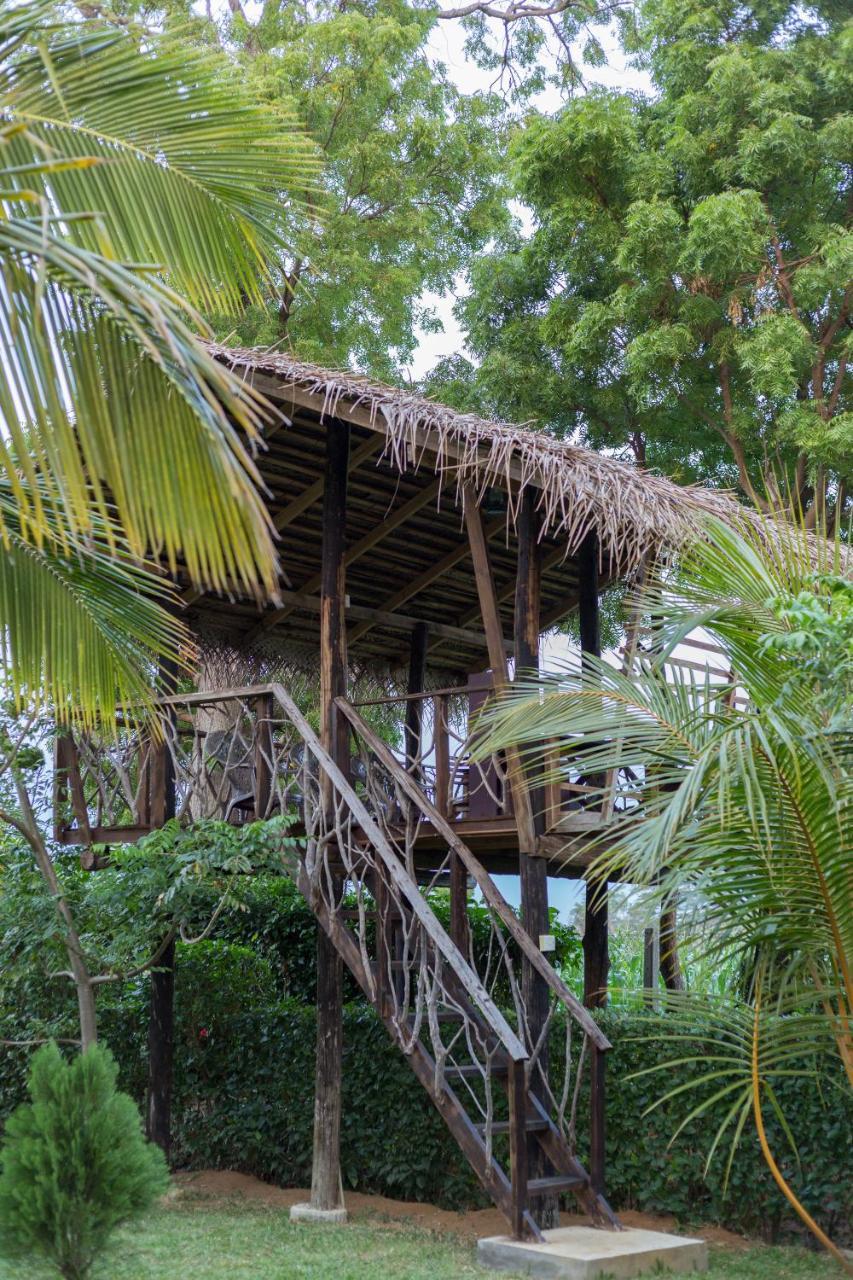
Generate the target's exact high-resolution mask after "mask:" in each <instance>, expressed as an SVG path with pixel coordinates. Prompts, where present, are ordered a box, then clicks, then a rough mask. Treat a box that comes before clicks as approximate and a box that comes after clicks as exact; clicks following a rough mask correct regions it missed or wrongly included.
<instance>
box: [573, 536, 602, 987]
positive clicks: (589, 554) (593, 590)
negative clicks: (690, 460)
mask: <svg viewBox="0 0 853 1280" xmlns="http://www.w3.org/2000/svg"><path fill="white" fill-rule="evenodd" d="M578 612H579V621H580V638H581V665H582V666H584V665H585V662H584V659H585V655H587V654H593V655H595V657H597V658H600V657H601V625H600V620H599V613H598V538H597V537H596V535H595V533H593V532H590V533H588V534H587V535H586V537H585V538H584V540H583V542H582V543H581V547H580V550H579V553H578ZM583 958H584V974H583V1000H584V1004H585V1005H586V1006H587V1008H588V1009H597V1008H602V1007H603V1006H604V1005H605V1004H606V1003H607V973H608V970H609V968H610V957H609V947H608V937H607V882H606V880H605V881H601V880H595V881H593V880H587V882H586V911H585V921H584V937H583Z"/></svg>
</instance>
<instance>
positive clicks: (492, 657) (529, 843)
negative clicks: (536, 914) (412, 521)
mask: <svg viewBox="0 0 853 1280" xmlns="http://www.w3.org/2000/svg"><path fill="white" fill-rule="evenodd" d="M464 500H465V526H466V528H467V530H468V544H469V546H470V548H471V560H472V561H473V564H474V578H475V581H476V583H477V594H478V596H479V599H480V611H481V613H482V615H483V630H484V632H485V634H486V644H487V647H488V651H489V665H490V667H491V669H492V678H493V681H494V686H495V692H496V693H498V694H499V693H500V692H501V691H502V690H503V689H505V688H506V685H507V680H508V675H507V665H506V652H505V650H504V637H503V629H502V627H501V615H500V609H499V608H498V599H497V593H496V591H495V580H494V577H493V576H492V565H491V560H490V558H489V547H488V542H487V540H486V533H485V529H484V528H483V517H482V515H481V513H480V508H479V507H478V506H477V494H476V492H475V490H474V489H473V488H471V487H470V485H466V486H465V489H464ZM506 760H507V775H508V778H509V784H510V791H511V793H512V802H513V810H514V814H515V824H516V827H517V829H518V843H519V849H520V850H521V851H522V852H524V853H534V852H535V850H536V832H535V830H534V827H533V814H532V811H531V808H530V794H529V792H528V790H527V782H526V780H525V777H524V773H523V770H522V767H521V762H520V760H519V758H518V752H517V751H515V750H512V749H510V750H508V751H507V753H506Z"/></svg>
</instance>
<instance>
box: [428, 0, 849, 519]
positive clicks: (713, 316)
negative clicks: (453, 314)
mask: <svg viewBox="0 0 853 1280" xmlns="http://www.w3.org/2000/svg"><path fill="white" fill-rule="evenodd" d="M848 18H849V14H847V13H846V11H845V10H844V9H843V7H842V6H833V5H826V6H821V7H820V8H819V9H815V8H811V9H803V8H802V7H801V6H797V5H794V4H791V3H777V0H753V2H752V3H750V4H748V5H745V6H744V5H735V4H733V3H731V0H688V2H687V3H685V0H641V3H640V4H639V5H638V6H637V8H636V10H635V11H634V12H633V13H632V14H631V15H630V16H629V15H628V14H627V13H626V15H625V18H624V23H623V40H624V43H625V46H626V49H628V51H629V52H632V53H633V55H634V57H635V58H636V60H637V61H638V62H639V63H640V64H641V65H642V66H644V67H645V68H646V69H647V70H648V71H649V72H650V74H651V77H652V79H653V82H654V96H648V97H647V96H644V95H641V94H637V93H632V94H627V93H619V92H617V91H610V90H602V89H595V90H593V91H590V92H587V93H586V94H584V95H579V96H576V97H573V98H571V99H570V100H569V101H568V103H567V104H566V105H565V106H564V107H563V108H562V109H561V110H560V111H558V112H557V113H556V114H555V115H554V116H551V117H548V116H544V115H541V114H534V115H531V116H530V117H529V118H528V119H527V120H526V122H525V124H524V127H523V128H521V129H519V130H518V131H517V133H516V134H515V136H514V138H513V141H512V145H511V148H510V163H511V173H512V177H513V182H514V186H515V191H516V194H517V196H518V198H519V199H520V200H521V201H523V202H524V204H525V205H527V206H528V208H529V209H530V210H531V212H532V214H533V219H534V229H533V232H532V234H531V235H530V236H529V237H528V236H526V235H524V234H522V232H521V231H520V230H519V229H517V228H516V230H515V231H513V232H511V233H510V234H509V235H507V236H505V237H503V239H502V240H500V241H499V243H498V244H497V245H496V246H495V248H494V250H493V251H492V252H490V253H487V254H485V255H483V256H481V257H480V258H479V259H478V260H477V261H476V262H475V263H474V265H473V267H472V270H471V284H472V289H471V292H470V295H469V296H468V297H467V298H465V299H463V300H462V301H461V302H460V303H459V307H458V313H459V316H460V318H461V320H462V323H463V326H464V329H465V332H466V340H467V345H468V347H469V349H470V350H471V351H472V352H473V353H474V356H475V357H476V360H477V362H478V367H477V368H476V369H474V368H473V367H472V366H471V365H470V364H468V363H467V361H465V360H464V358H462V357H456V358H454V360H453V361H449V362H445V363H444V365H443V366H442V367H441V368H439V369H438V370H436V371H435V372H434V375H433V376H432V377H431V378H430V379H429V389H430V390H431V391H434V392H436V393H441V394H446V395H447V396H448V398H451V399H452V400H453V401H454V402H457V401H459V402H460V403H461V404H462V406H463V407H468V406H469V404H470V402H472V401H476V400H477V399H479V401H480V404H481V407H483V406H484V405H485V406H489V407H492V408H493V409H494V410H495V411H497V412H499V413H503V414H504V415H505V416H508V417H510V418H512V419H514V420H516V421H525V420H529V419H531V418H534V419H538V420H539V421H540V422H542V423H543V425H546V426H547V427H548V428H549V429H551V430H552V431H555V432H557V433H558V434H570V433H577V434H578V435H579V436H580V437H581V438H582V439H583V440H585V441H586V442H588V443H589V444H591V445H592V446H593V447H595V448H599V449H612V450H618V451H620V452H622V453H624V454H626V455H628V456H633V457H634V458H635V459H636V460H638V461H640V462H647V463H649V464H651V465H653V466H655V467H658V468H660V469H662V470H663V471H665V472H667V473H669V474H670V475H672V476H674V477H676V478H678V479H680V480H688V479H697V478H698V479H702V480H704V481H710V482H712V483H717V484H726V485H733V484H740V486H741V488H742V489H743V490H744V492H745V493H746V494H747V495H749V496H750V497H753V498H754V499H756V500H760V499H761V498H762V497H763V494H764V489H765V486H766V485H767V484H769V483H770V479H769V471H770V468H771V466H772V468H775V469H777V470H778V469H781V470H783V471H786V472H787V476H788V480H789V484H790V488H791V491H792V492H793V494H794V495H795V500H796V501H800V502H802V503H803V505H805V506H809V504H810V503H811V501H812V499H813V494H814V490H815V488H817V490H818V493H819V495H820V494H823V493H824V492H825V493H826V495H827V496H828V499H829V504H830V506H831V502H832V499H833V497H834V495H835V494H836V492H837V485H838V483H839V481H840V480H841V481H843V480H844V479H845V477H847V476H849V474H850V469H851V465H853V430H851V425H850V416H849V415H850V410H851V403H853V402H851V384H850V377H849V372H848V364H849V354H850V349H849V324H850V306H851V293H850V289H849V281H850V279H851V270H850V261H849V259H850V253H851V233H850V209H851V205H850V198H849V197H850V172H851V171H850V165H849V155H850V152H849V135H850V128H851V125H850V120H851V117H850V115H849V103H850V95H851V80H850V65H851V63H850V59H849V39H850V28H849V21H847V19H848ZM845 146H846V147H847V150H846V152H845V149H844V148H845ZM821 467H822V468H824V471H823V472H821V471H820V470H819V468H821ZM827 471H828V472H829V473H831V474H827ZM819 500H820V499H819Z"/></svg>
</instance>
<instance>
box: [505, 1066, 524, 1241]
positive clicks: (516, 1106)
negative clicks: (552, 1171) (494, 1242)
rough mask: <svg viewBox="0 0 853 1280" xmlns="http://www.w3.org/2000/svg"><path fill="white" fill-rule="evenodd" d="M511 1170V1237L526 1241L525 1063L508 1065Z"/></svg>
mask: <svg viewBox="0 0 853 1280" xmlns="http://www.w3.org/2000/svg"><path fill="white" fill-rule="evenodd" d="M508 1093H509V1167H510V1174H511V1176H512V1234H513V1238H514V1239H515V1240H523V1239H524V1212H525V1210H526V1208H527V1152H526V1148H527V1128H526V1121H527V1084H526V1081H525V1076H524V1063H523V1062H512V1061H511V1062H510V1064H509V1081H508Z"/></svg>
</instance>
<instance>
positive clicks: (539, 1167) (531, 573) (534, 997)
mask: <svg viewBox="0 0 853 1280" xmlns="http://www.w3.org/2000/svg"><path fill="white" fill-rule="evenodd" d="M517 533H518V561H517V564H516V578H515V620H514V636H513V639H514V648H515V672H516V679H518V678H519V676H521V678H527V679H529V678H530V677H531V675H535V674H536V673H538V671H539V626H540V612H541V610H540V580H541V554H540V543H539V515H538V512H537V511H536V504H535V494H534V492H533V490H532V489H529V488H528V489H526V490H525V492H524V493H523V494H522V496H521V500H520V504H519V510H518V525H517ZM543 754H544V744H543ZM543 763H544V761H542V762H540V761H538V760H536V761H534V760H528V761H526V776H527V782H528V794H529V795H530V808H531V818H532V822H533V831H534V835H535V836H536V837H537V838H538V837H539V836H540V835H542V833H543V831H544V828H545V792H544V787H543V777H542V774H543V768H542V764H543ZM518 871H519V879H520V882H521V920H522V923H523V925H524V927H525V929H526V930H527V932H528V933H529V934H530V936H531V938H532V939H533V941H534V942H535V944H536V945H537V947H538V946H539V939H540V937H541V936H542V934H546V933H548V931H549V923H550V922H549V919H548V864H547V862H546V861H545V859H544V858H539V857H536V856H535V855H534V852H533V850H530V851H528V852H525V851H521V852H519V855H518ZM522 996H523V1000H524V1007H525V1009H526V1011H527V1029H528V1035H529V1038H530V1043H531V1045H535V1044H536V1043H537V1041H538V1039H539V1035H540V1033H541V1031H542V1028H543V1027H544V1026H545V1023H546V1022H547V1020H548V1006H549V992H548V984H547V983H546V982H545V980H544V978H542V977H540V976H539V974H538V973H537V972H536V971H535V969H534V968H533V966H532V965H531V964H530V962H529V961H528V960H527V959H525V960H524V961H523V964H522ZM539 1065H540V1068H541V1072H540V1073H537V1072H534V1073H533V1077H532V1079H531V1081H530V1092H531V1093H532V1094H534V1095H536V1096H538V1097H540V1098H541V1099H542V1101H543V1103H544V1104H545V1105H546V1108H547V1096H548V1095H547V1089H546V1086H545V1081H546V1079H547V1076H548V1049H547V1046H544V1047H543V1049H542V1051H541V1053H540V1057H539ZM528 1171H529V1174H530V1177H531V1178H542V1177H545V1176H546V1175H547V1173H548V1168H547V1161H546V1159H545V1156H544V1152H543V1151H542V1149H541V1147H540V1146H539V1144H538V1143H531V1144H530V1146H529V1170H528ZM534 1214H535V1217H536V1221H537V1223H538V1224H539V1226H540V1227H542V1228H544V1229H546V1230H547V1229H548V1228H550V1227H556V1226H559V1201H558V1199H557V1197H556V1196H548V1197H541V1198H539V1199H537V1202H536V1204H535V1206H534Z"/></svg>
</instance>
